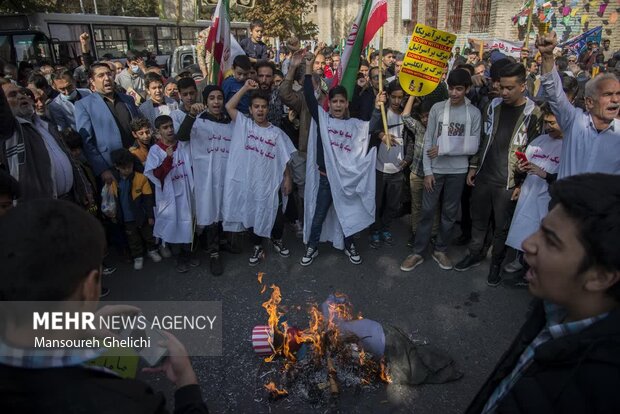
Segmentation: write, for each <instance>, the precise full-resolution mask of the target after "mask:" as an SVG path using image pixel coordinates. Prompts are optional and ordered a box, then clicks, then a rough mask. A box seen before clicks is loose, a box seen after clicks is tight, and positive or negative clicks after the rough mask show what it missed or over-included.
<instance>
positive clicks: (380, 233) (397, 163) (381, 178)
mask: <svg viewBox="0 0 620 414" xmlns="http://www.w3.org/2000/svg"><path fill="white" fill-rule="evenodd" d="M404 97H405V92H404V91H403V88H402V87H401V86H400V83H399V82H398V81H397V80H395V81H392V82H391V83H390V84H389V85H388V88H387V93H386V92H384V93H383V94H378V95H377V98H376V103H375V110H374V112H373V115H372V118H371V120H370V132H371V134H372V135H371V137H372V138H371V145H373V146H377V147H378V148H377V165H376V171H377V173H376V174H377V181H376V185H377V187H376V196H375V204H376V206H377V210H376V214H375V223H374V224H373V225H372V226H371V227H370V229H371V235H370V247H372V248H373V249H377V248H379V247H381V244H382V243H385V244H388V245H392V244H394V240H393V238H392V233H391V232H390V224H391V222H392V219H394V218H396V217H397V216H398V213H399V211H400V202H401V199H402V194H403V174H402V170H403V168H405V167H406V166H407V161H405V154H406V153H407V152H413V141H409V142H408V144H409V145H410V147H409V148H406V147H405V143H404V141H403V120H402V117H401V113H402V108H401V105H400V104H401V102H402V101H403V98H404ZM386 98H388V99H387V100H388V102H389V105H388V107H387V125H388V128H389V129H388V135H387V136H386V135H385V132H384V131H383V124H382V122H381V111H380V110H379V108H380V106H379V103H380V102H384V103H386V102H385V101H386Z"/></svg>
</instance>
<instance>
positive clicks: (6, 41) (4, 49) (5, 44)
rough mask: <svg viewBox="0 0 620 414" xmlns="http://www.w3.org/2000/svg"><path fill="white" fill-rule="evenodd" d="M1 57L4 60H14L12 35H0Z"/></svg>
mask: <svg viewBox="0 0 620 414" xmlns="http://www.w3.org/2000/svg"><path fill="white" fill-rule="evenodd" d="M0 59H2V60H3V61H4V62H10V61H11V60H12V56H11V38H10V36H0Z"/></svg>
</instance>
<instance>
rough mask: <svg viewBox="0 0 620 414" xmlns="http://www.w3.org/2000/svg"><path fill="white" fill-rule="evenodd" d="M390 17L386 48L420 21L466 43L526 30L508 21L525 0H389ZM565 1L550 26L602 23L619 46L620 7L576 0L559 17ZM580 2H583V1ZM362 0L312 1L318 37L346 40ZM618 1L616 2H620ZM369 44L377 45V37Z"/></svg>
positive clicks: (564, 30)
mask: <svg viewBox="0 0 620 414" xmlns="http://www.w3.org/2000/svg"><path fill="white" fill-rule="evenodd" d="M387 3H388V22H387V23H386V25H385V28H384V47H386V48H391V49H396V50H401V51H402V50H404V49H405V48H406V46H407V44H408V43H409V39H410V37H411V33H412V31H413V28H414V26H415V24H416V23H418V22H419V23H423V24H426V25H429V26H432V27H436V28H438V29H440V30H445V31H448V32H451V33H455V34H457V40H456V46H460V47H461V49H463V48H464V47H467V46H468V44H467V39H468V38H470V39H471V38H473V39H481V40H488V39H503V40H509V41H515V40H518V39H519V38H521V40H523V37H522V36H523V33H524V30H523V28H521V30H520V29H519V27H518V26H517V25H515V24H513V22H512V17H513V16H514V15H516V14H517V13H518V12H519V9H520V7H521V6H522V4H523V0H409V1H407V0H388V2H387ZM564 3H567V5H568V4H570V3H571V2H569V1H565V2H563V1H557V2H553V3H552V4H553V5H554V6H553V7H555V8H556V10H557V11H556V13H555V15H554V16H553V18H552V19H551V24H552V28H553V29H554V30H555V31H556V32H557V33H558V36H559V37H560V38H563V39H567V38H570V37H572V36H576V35H577V34H580V33H582V32H583V29H584V27H586V28H593V27H596V26H603V37H604V38H609V39H610V40H611V47H612V48H613V49H614V50H617V49H619V48H620V36H618V34H619V33H620V21H618V20H616V21H615V22H613V23H612V21H613V20H614V19H613V18H610V16H611V15H612V13H614V12H615V13H618V12H620V8H617V5H612V4H609V7H606V9H605V10H604V12H603V13H602V14H601V13H600V9H599V5H598V3H597V4H596V5H595V6H592V7H590V6H586V5H587V4H588V2H585V1H584V0H579V3H580V6H581V8H580V10H581V12H580V13H577V14H576V15H575V16H573V17H571V18H569V19H562V14H561V11H560V7H562V6H563V5H564ZM581 3H583V4H581ZM362 4H363V1H362V0H316V5H315V8H314V11H313V12H312V13H310V14H309V15H308V18H309V20H311V21H313V22H315V23H316V24H317V25H318V26H319V35H318V40H319V41H323V42H326V43H327V44H338V43H340V41H341V39H344V38H345V37H346V36H347V34H348V31H349V30H350V27H351V24H352V22H353V20H354V19H355V17H356V15H357V13H358V11H359V9H360V7H361V6H362ZM619 5H620V4H619ZM584 14H585V15H587V16H588V17H587V25H585V26H584V25H582V18H581V17H582V16H583V15H584ZM373 45H374V46H375V47H376V46H378V39H377V37H375V39H374V41H373Z"/></svg>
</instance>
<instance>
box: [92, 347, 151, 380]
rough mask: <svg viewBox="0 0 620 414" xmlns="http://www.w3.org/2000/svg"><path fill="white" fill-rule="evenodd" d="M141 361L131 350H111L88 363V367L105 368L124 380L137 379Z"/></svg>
mask: <svg viewBox="0 0 620 414" xmlns="http://www.w3.org/2000/svg"><path fill="white" fill-rule="evenodd" d="M139 360H140V357H139V356H138V354H136V353H135V351H134V350H133V349H131V348H111V349H108V350H107V351H106V352H105V353H104V354H103V355H101V356H100V357H99V358H96V359H93V360H92V361H89V362H87V365H95V366H98V367H105V368H107V369H110V370H112V371H114V372H116V373H117V374H118V375H120V376H121V377H123V378H135V377H136V374H137V373H138V361H139Z"/></svg>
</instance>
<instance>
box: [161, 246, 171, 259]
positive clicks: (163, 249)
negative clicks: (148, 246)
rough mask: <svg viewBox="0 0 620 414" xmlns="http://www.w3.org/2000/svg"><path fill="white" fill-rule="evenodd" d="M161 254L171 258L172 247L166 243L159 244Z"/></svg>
mask: <svg viewBox="0 0 620 414" xmlns="http://www.w3.org/2000/svg"><path fill="white" fill-rule="evenodd" d="M159 254H160V255H161V257H163V258H164V259H170V258H171V257H172V252H171V251H170V248H169V247H168V246H166V245H164V244H162V245H161V246H159Z"/></svg>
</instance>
